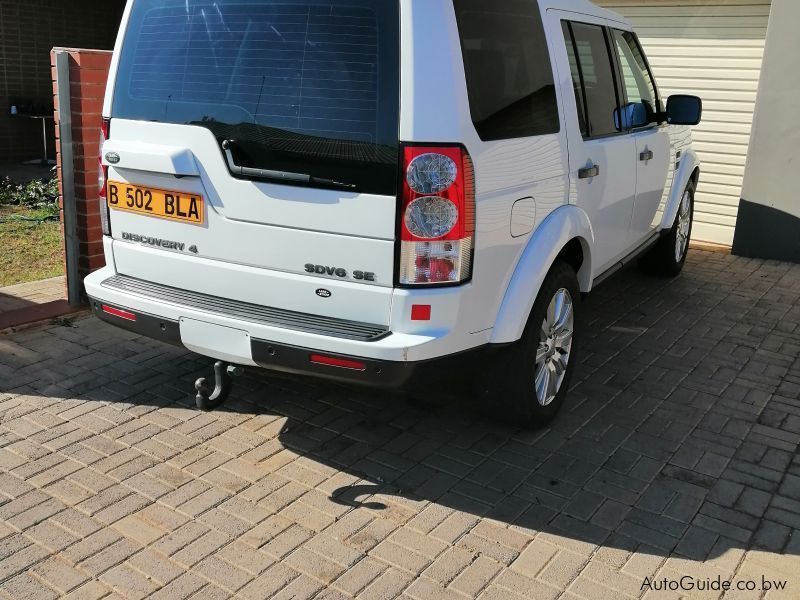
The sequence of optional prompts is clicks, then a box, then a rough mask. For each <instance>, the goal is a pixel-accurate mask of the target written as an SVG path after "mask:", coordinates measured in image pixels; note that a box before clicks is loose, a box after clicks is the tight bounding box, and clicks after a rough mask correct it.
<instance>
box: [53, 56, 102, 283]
mask: <svg viewBox="0 0 800 600" xmlns="http://www.w3.org/2000/svg"><path fill="white" fill-rule="evenodd" d="M63 52H66V53H67V54H68V55H69V81H70V110H71V120H72V128H71V129H72V157H73V158H72V169H73V174H74V177H73V181H74V185H73V188H74V189H73V194H72V197H74V199H75V208H76V219H77V222H76V228H77V237H78V243H77V251H78V261H77V263H78V270H79V277H80V281H81V283H82V282H83V278H84V277H85V276H86V275H88V274H89V273H91V272H92V271H95V270H97V269H99V268H101V267H103V266H104V265H105V258H104V257H103V241H102V237H103V234H102V230H101V227H100V210H99V195H98V188H97V175H98V158H99V153H100V148H99V144H100V125H101V120H102V111H103V98H104V96H105V92H106V81H107V79H108V69H109V65H110V63H111V52H108V51H104V50H84V49H75V48H54V49H53V51H52V52H51V65H52V73H53V90H54V95H55V98H54V105H55V122H56V151H57V153H56V160H57V165H58V180H59V193H60V195H61V198H60V205H61V223H62V232H63V230H64V226H63V223H64V189H63V181H64V179H63V169H62V168H63V166H64V165H62V150H63V149H62V147H61V137H60V127H59V124H60V122H61V121H60V118H59V117H60V115H59V101H58V88H57V86H56V81H57V70H56V54H57V53H63ZM81 287H82V285H81Z"/></svg>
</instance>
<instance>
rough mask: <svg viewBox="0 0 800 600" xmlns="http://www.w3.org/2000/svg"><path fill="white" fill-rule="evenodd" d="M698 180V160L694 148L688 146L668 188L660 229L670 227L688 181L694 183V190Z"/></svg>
mask: <svg viewBox="0 0 800 600" xmlns="http://www.w3.org/2000/svg"><path fill="white" fill-rule="evenodd" d="M699 181H700V160H699V159H698V157H697V153H696V152H695V151H694V149H692V148H689V149H688V150H686V151H685V152H684V153H683V156H682V157H681V164H680V166H679V167H678V170H677V171H676V172H675V177H674V179H673V180H672V189H671V190H670V194H669V200H668V201H667V206H666V208H665V210H664V216H663V218H662V220H661V229H671V228H672V224H673V223H674V222H675V217H676V216H677V214H678V206H680V203H681V198H682V197H683V191H684V190H685V189H686V186H687V185H689V183H692V184H694V188H695V190H696V189H697V184H698V182H699Z"/></svg>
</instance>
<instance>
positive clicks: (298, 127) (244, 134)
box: [112, 0, 400, 193]
mask: <svg viewBox="0 0 800 600" xmlns="http://www.w3.org/2000/svg"><path fill="white" fill-rule="evenodd" d="M398 13H399V8H398V2H397V0H393V1H392V0H386V1H381V2H375V1H374V0H326V1H325V2H315V1H314V0H137V1H136V2H134V3H133V9H132V13H131V17H130V23H129V25H128V30H127V33H126V37H125V42H124V45H123V51H122V54H121V58H120V65H119V72H118V75H117V81H116V87H115V91H114V105H113V110H112V116H114V117H117V118H126V119H138V120H147V121H159V122H166V123H178V124H191V125H197V126H201V127H206V128H208V129H210V130H211V131H212V132H214V134H215V135H216V137H217V139H218V141H219V142H222V141H223V140H225V139H234V140H236V145H235V147H234V154H235V158H236V161H237V164H241V165H242V166H246V167H255V168H263V169H274V170H288V171H295V172H303V173H308V172H311V174H312V175H314V176H317V177H322V178H329V179H336V180H337V181H347V182H353V183H357V184H358V186H359V188H360V189H362V190H364V191H378V192H386V193H394V191H395V189H396V179H397V174H396V165H397V161H398V146H399V144H398V120H399V117H398V112H399V85H400V82H399V78H400V75H399V64H400V59H399V14H398ZM365 167H369V168H365ZM373 167H374V168H373Z"/></svg>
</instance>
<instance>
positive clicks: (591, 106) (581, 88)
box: [564, 23, 620, 137]
mask: <svg viewBox="0 0 800 600" xmlns="http://www.w3.org/2000/svg"><path fill="white" fill-rule="evenodd" d="M564 34H565V41H566V44H567V48H568V50H567V51H568V53H569V52H572V57H571V58H570V68H571V70H572V80H573V84H574V85H573V86H574V87H575V98H576V100H577V101H578V102H577V104H578V111H579V112H580V110H581V105H582V104H583V105H584V106H585V111H586V115H585V123H582V124H581V127H582V131H583V134H584V135H585V136H586V135H588V136H591V137H597V136H603V135H609V134H612V133H617V132H618V131H620V129H619V128H617V126H616V122H615V118H614V112H615V110H616V109H617V107H618V106H619V103H618V99H617V88H616V80H615V78H614V71H613V69H612V66H611V55H610V54H609V47H608V43H607V41H606V34H605V30H604V29H603V27H601V26H599V25H588V24H586V23H567V27H566V28H565V29H564ZM570 46H571V47H572V50H571V51H570V50H569V48H570Z"/></svg>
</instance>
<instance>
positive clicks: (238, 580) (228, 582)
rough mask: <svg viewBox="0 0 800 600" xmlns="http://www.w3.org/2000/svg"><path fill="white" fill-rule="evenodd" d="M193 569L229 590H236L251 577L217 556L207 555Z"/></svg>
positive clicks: (251, 577)
mask: <svg viewBox="0 0 800 600" xmlns="http://www.w3.org/2000/svg"><path fill="white" fill-rule="evenodd" d="M194 570H195V571H196V572H197V573H199V574H200V575H202V576H203V577H205V578H206V579H209V580H210V581H212V582H213V583H214V584H216V585H217V586H219V587H221V588H223V589H225V590H228V591H230V592H236V591H237V590H239V589H241V588H243V587H244V586H245V585H247V583H249V582H250V581H251V580H252V579H253V576H252V575H251V574H249V573H247V572H246V571H244V570H242V569H240V568H238V567H236V566H234V565H232V564H231V563H229V562H228V561H225V560H222V559H221V558H219V557H217V556H209V557H208V558H206V559H205V560H203V561H202V562H200V563H199V564H197V565H196V566H195V568H194Z"/></svg>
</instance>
